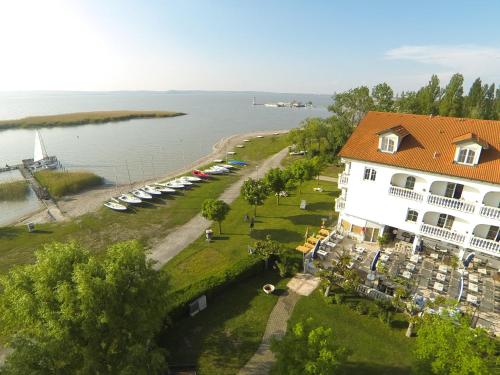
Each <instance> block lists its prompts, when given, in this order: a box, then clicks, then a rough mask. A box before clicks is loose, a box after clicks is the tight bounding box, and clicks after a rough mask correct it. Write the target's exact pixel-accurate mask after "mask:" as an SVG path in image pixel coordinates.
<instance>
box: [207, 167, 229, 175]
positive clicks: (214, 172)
mask: <svg viewBox="0 0 500 375" xmlns="http://www.w3.org/2000/svg"><path fill="white" fill-rule="evenodd" d="M203 173H207V174H224V173H225V172H224V171H222V170H220V169H212V168H210V169H205V170H204V171H203Z"/></svg>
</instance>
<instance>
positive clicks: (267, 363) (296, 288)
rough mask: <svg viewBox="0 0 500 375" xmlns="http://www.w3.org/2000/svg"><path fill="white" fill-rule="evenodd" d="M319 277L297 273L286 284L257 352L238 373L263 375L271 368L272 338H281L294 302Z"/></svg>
mask: <svg viewBox="0 0 500 375" xmlns="http://www.w3.org/2000/svg"><path fill="white" fill-rule="evenodd" d="M319 282H320V280H319V278H318V277H314V276H312V275H309V274H297V275H296V276H295V277H293V278H292V279H291V280H290V281H289V282H288V284H287V287H288V290H287V291H286V292H285V293H284V294H283V295H281V296H280V297H279V298H278V301H277V302H276V305H275V306H274V309H273V311H272V312H271V315H269V320H268V321H267V326H266V330H265V332H264V336H263V337H262V342H261V344H260V346H259V348H258V349H257V352H256V353H255V354H254V355H253V357H252V358H250V360H249V361H248V362H247V363H246V365H245V367H243V368H242V369H241V370H240V371H239V372H238V374H239V375H265V374H268V373H269V371H270V370H271V368H272V366H273V363H274V361H275V357H274V354H273V352H272V351H271V348H270V347H271V341H272V339H273V338H281V337H283V335H284V334H285V333H286V328H287V322H288V319H289V318H290V315H291V314H292V311H293V308H294V307H295V304H296V303H297V301H298V300H299V299H300V297H301V296H307V295H309V294H311V293H312V292H313V291H314V289H316V288H317V287H318V285H319Z"/></svg>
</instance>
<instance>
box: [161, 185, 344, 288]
mask: <svg viewBox="0 0 500 375" xmlns="http://www.w3.org/2000/svg"><path fill="white" fill-rule="evenodd" d="M316 184H317V182H315V181H308V182H306V183H304V184H303V186H302V193H301V194H300V196H299V195H298V193H297V192H294V193H293V194H291V196H289V197H287V198H282V199H281V200H280V205H279V206H278V205H277V204H276V199H275V198H274V197H270V198H268V199H267V200H266V202H265V204H264V205H263V206H259V207H258V208H257V218H256V221H255V228H254V230H253V232H252V233H251V234H249V224H248V223H247V222H245V221H244V220H243V216H244V214H245V213H247V214H248V215H252V214H253V208H252V207H250V206H249V205H248V204H247V203H246V202H245V201H244V200H243V199H242V198H241V197H239V198H237V199H236V200H235V201H234V202H233V203H232V204H231V211H230V212H229V214H228V216H227V218H226V220H225V221H224V222H223V223H222V231H223V234H222V235H221V236H219V235H216V236H215V241H213V242H212V243H207V242H206V241H205V236H204V235H200V237H199V238H198V239H197V240H196V241H195V242H193V243H192V244H191V245H190V246H188V247H187V248H185V249H184V250H183V251H182V252H181V253H179V254H178V255H177V256H175V257H174V258H173V259H172V260H171V261H169V262H168V263H167V264H166V266H165V267H164V270H165V271H166V272H167V273H168V274H169V276H170V281H171V285H172V291H173V292H175V291H176V290H178V289H181V288H183V287H186V286H188V285H190V284H193V283H195V282H199V281H201V280H203V279H207V278H208V277H210V276H212V275H215V274H217V273H220V272H223V271H225V270H226V269H228V268H229V267H230V266H231V265H233V264H234V263H235V262H238V261H240V260H242V259H245V258H248V256H249V255H248V254H247V246H248V245H253V243H254V242H255V241H256V240H258V239H264V238H265V237H266V235H268V234H269V235H271V237H272V239H274V240H277V241H279V242H281V244H282V245H283V246H284V247H285V248H289V249H294V248H295V247H296V246H297V245H299V244H300V243H301V242H303V241H304V234H305V231H306V228H307V227H309V228H310V230H309V233H310V234H312V232H313V231H315V230H318V228H319V226H320V225H321V219H322V218H323V217H326V218H328V217H329V216H330V215H333V202H334V198H335V196H337V195H338V190H337V188H336V184H334V183H330V182H321V184H320V185H321V186H322V187H323V189H324V191H323V192H314V191H313V187H315V186H316ZM301 199H305V200H306V201H307V203H308V209H307V210H301V209H300V208H299V204H300V200H301ZM213 230H214V233H218V229H217V226H216V225H214V226H213ZM297 256H300V254H299V253H297Z"/></svg>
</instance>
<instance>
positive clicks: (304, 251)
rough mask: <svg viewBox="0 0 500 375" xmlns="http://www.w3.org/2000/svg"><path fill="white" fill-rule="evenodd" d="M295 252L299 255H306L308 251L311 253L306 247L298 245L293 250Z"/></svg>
mask: <svg viewBox="0 0 500 375" xmlns="http://www.w3.org/2000/svg"><path fill="white" fill-rule="evenodd" d="M295 250H298V251H300V252H301V253H304V254H306V253H308V252H309V251H311V248H309V247H307V246H304V245H299V246H297V247H296V248H295Z"/></svg>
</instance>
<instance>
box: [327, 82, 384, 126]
mask: <svg viewBox="0 0 500 375" xmlns="http://www.w3.org/2000/svg"><path fill="white" fill-rule="evenodd" d="M373 108H374V104H373V99H372V97H371V96H370V90H369V89H368V87H366V86H360V87H356V88H354V89H351V90H349V91H346V92H342V93H338V94H335V95H334V97H333V104H332V105H330V106H329V107H328V110H329V111H330V112H333V113H334V115H335V116H336V117H339V118H341V119H344V120H345V121H347V123H348V124H349V125H351V126H352V127H355V126H356V125H358V123H359V122H360V121H361V119H362V118H363V117H365V115H366V114H367V113H368V111H371V110H372V109H373Z"/></svg>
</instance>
